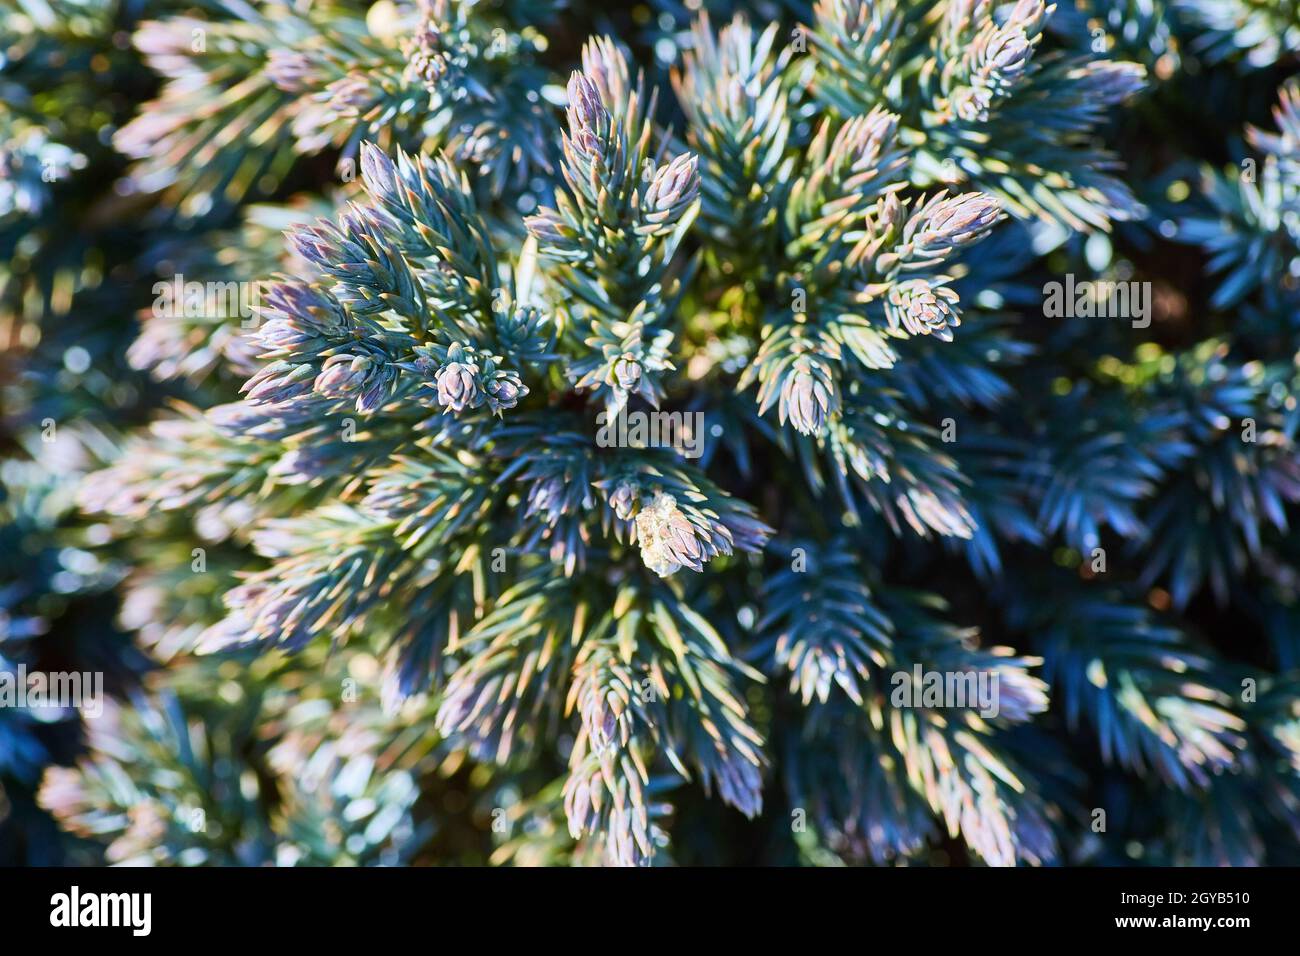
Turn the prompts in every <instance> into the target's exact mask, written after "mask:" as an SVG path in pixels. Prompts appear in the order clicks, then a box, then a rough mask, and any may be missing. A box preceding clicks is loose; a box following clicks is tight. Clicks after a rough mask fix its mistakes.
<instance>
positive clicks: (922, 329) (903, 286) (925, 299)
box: [885, 279, 961, 342]
mask: <svg viewBox="0 0 1300 956" xmlns="http://www.w3.org/2000/svg"><path fill="white" fill-rule="evenodd" d="M956 303H957V293H956V292H954V291H953V290H952V289H949V288H948V287H946V286H931V285H930V283H929V282H927V281H926V280H925V279H909V280H908V281H906V282H900V283H898V284H897V285H895V286H894V287H893V288H891V289H890V290H889V296H888V299H887V301H886V305H885V314H886V315H887V316H888V317H889V324H890V325H891V326H892V327H894V328H897V327H898V326H899V325H902V327H903V328H904V329H906V330H907V332H908V333H909V334H911V335H933V336H934V337H935V338H938V339H942V340H943V341H945V342H951V341H952V329H954V328H956V327H957V326H958V325H960V324H961V319H960V317H959V315H958V313H957V310H956V309H955V308H954V306H955V304H956Z"/></svg>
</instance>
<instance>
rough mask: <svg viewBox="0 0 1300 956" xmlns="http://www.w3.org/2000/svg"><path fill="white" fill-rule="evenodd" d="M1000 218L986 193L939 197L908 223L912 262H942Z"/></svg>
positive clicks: (996, 204)
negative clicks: (923, 260) (945, 257)
mask: <svg viewBox="0 0 1300 956" xmlns="http://www.w3.org/2000/svg"><path fill="white" fill-rule="evenodd" d="M1001 215H1002V210H1001V207H1000V206H999V205H998V201H997V200H996V199H994V198H993V197H992V196H990V195H988V194H986V193H975V192H972V193H963V194H962V195H960V196H954V197H951V198H945V197H944V195H943V194H942V193H940V194H939V195H937V196H935V197H934V198H933V199H931V200H930V201H929V202H928V203H926V204H925V206H923V207H922V208H921V209H919V210H918V211H917V212H916V213H915V214H914V215H913V216H912V218H911V220H910V221H909V222H908V226H907V230H906V232H907V236H908V237H909V238H910V239H911V242H912V245H913V249H912V254H911V255H910V256H909V258H911V259H931V258H942V257H944V256H946V255H948V254H949V253H950V252H951V251H952V250H953V249H956V248H959V247H961V246H964V245H967V244H968V243H971V242H974V241H975V240H977V239H980V238H982V237H983V236H984V235H985V234H986V233H987V232H988V231H989V229H990V228H992V226H993V224H994V223H995V222H997V221H998V219H999V218H1000V217H1001Z"/></svg>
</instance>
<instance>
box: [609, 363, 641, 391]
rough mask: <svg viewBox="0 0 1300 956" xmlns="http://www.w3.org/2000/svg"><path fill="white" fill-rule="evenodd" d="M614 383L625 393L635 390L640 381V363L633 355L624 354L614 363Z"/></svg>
mask: <svg viewBox="0 0 1300 956" xmlns="http://www.w3.org/2000/svg"><path fill="white" fill-rule="evenodd" d="M614 381H616V382H617V383H618V387H619V388H621V389H623V390H624V391H627V392H630V391H632V390H633V389H634V388H636V386H637V383H639V382H640V381H641V363H640V362H639V361H637V357H636V356H635V355H630V354H624V355H622V356H620V357H619V359H618V360H617V361H616V362H615V363H614Z"/></svg>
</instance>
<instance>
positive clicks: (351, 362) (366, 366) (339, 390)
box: [312, 353, 374, 398]
mask: <svg viewBox="0 0 1300 956" xmlns="http://www.w3.org/2000/svg"><path fill="white" fill-rule="evenodd" d="M373 365H374V361H373V360H372V359H370V358H369V357H367V356H364V355H347V354H346V353H345V354H343V355H331V356H330V357H329V358H327V359H326V360H325V364H324V366H322V367H321V371H320V374H319V375H317V376H316V381H315V382H314V383H313V384H312V389H313V390H314V391H315V392H316V394H317V395H323V396H324V397H325V398H345V397H347V396H348V395H351V394H355V393H356V392H359V391H360V390H361V389H362V388H364V387H365V384H366V380H367V379H368V378H369V375H370V369H371V367H372V366H373Z"/></svg>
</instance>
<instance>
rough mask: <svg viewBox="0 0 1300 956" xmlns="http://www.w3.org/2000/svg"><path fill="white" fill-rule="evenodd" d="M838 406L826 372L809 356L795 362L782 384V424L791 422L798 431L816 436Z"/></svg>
mask: <svg viewBox="0 0 1300 956" xmlns="http://www.w3.org/2000/svg"><path fill="white" fill-rule="evenodd" d="M835 404H836V403H835V385H834V382H833V380H832V379H831V376H830V373H829V372H828V371H827V370H826V368H825V367H824V366H822V365H821V364H820V363H818V362H817V361H816V360H814V359H812V358H809V357H808V356H807V355H801V356H800V357H799V358H797V359H795V362H794V368H793V369H792V370H791V372H790V374H788V375H787V376H786V377H785V380H784V381H783V382H782V383H781V399H780V404H779V405H778V413H779V415H780V419H781V422H782V423H783V424H784V423H785V421H786V419H789V421H790V424H791V425H793V426H794V429H795V431H797V432H800V433H801V434H804V435H817V434H820V433H821V431H822V429H823V428H824V427H825V425H826V419H827V418H829V417H830V414H831V412H832V410H833V409H834V408H835Z"/></svg>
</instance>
